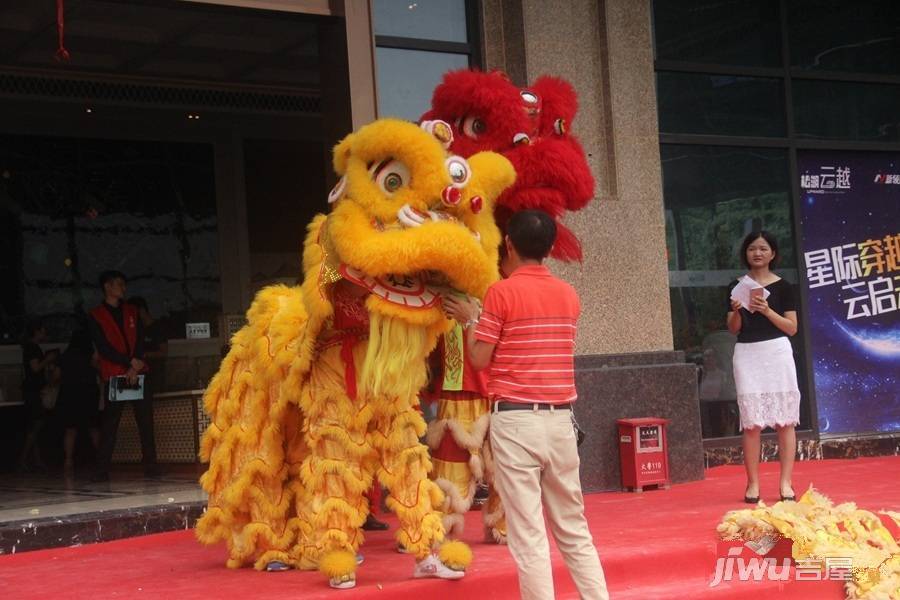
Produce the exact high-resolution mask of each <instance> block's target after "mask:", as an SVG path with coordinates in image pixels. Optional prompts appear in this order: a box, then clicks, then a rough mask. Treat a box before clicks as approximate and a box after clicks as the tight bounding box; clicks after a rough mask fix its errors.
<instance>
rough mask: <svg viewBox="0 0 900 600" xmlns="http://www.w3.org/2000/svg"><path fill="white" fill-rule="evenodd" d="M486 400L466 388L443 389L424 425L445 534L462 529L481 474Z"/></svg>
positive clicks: (486, 409) (485, 424) (487, 403)
mask: <svg viewBox="0 0 900 600" xmlns="http://www.w3.org/2000/svg"><path fill="white" fill-rule="evenodd" d="M489 406H490V402H489V401H488V400H487V399H486V398H482V397H479V396H476V395H475V394H471V393H468V392H444V397H443V398H442V399H441V400H439V401H438V410H437V416H436V418H435V419H434V420H433V421H432V422H431V423H430V424H429V425H428V433H427V435H426V442H427V443H428V446H429V448H430V449H431V459H432V466H433V468H432V471H431V478H432V479H434V481H435V482H436V483H437V484H438V486H440V488H441V490H442V491H443V492H444V495H445V497H446V498H445V501H444V504H443V506H442V507H441V510H442V512H443V513H444V529H445V530H446V533H447V535H448V536H452V537H454V538H458V537H460V536H461V535H462V533H463V526H464V515H465V513H466V512H467V511H468V510H469V509H470V508H471V506H472V501H473V499H474V496H475V487H476V483H477V482H478V481H481V480H482V479H483V477H484V463H483V460H482V454H481V449H482V447H483V445H484V441H485V437H486V432H487V426H488V419H489V415H488V409H489Z"/></svg>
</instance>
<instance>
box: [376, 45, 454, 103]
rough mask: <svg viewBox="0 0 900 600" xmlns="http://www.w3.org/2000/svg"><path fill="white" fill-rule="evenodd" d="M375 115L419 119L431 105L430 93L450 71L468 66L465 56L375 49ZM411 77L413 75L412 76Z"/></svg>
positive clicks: (395, 49)
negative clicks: (376, 97)
mask: <svg viewBox="0 0 900 600" xmlns="http://www.w3.org/2000/svg"><path fill="white" fill-rule="evenodd" d="M375 59H376V61H377V63H378V116H380V117H399V118H401V119H408V120H410V121H415V120H418V118H419V117H421V116H422V113H424V112H425V111H426V110H428V107H429V106H430V105H431V92H432V90H434V88H435V87H437V84H438V83H440V81H441V77H442V76H443V75H444V73H445V72H447V71H449V70H451V69H464V68H466V67H468V66H469V56H468V55H467V54H450V53H446V52H424V51H421V50H401V49H397V48H376V51H375ZM413 75H414V76H413Z"/></svg>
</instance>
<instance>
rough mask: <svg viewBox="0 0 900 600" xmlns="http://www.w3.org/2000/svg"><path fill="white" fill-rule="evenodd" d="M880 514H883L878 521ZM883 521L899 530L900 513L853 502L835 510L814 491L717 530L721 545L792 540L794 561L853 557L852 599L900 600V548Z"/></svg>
mask: <svg viewBox="0 0 900 600" xmlns="http://www.w3.org/2000/svg"><path fill="white" fill-rule="evenodd" d="M879 515H881V516H880V517H879ZM885 522H892V523H893V525H894V530H895V531H896V530H897V528H898V527H900V513H896V512H892V511H881V512H879V513H873V512H871V511H868V510H862V509H860V508H858V507H857V506H856V504H855V503H854V502H845V503H843V504H838V505H834V503H832V502H831V500H829V499H828V498H826V497H825V496H824V495H822V494H821V493H819V492H818V491H816V490H815V489H813V488H812V486H810V488H809V490H807V491H806V493H805V494H803V496H802V497H801V498H800V500H799V501H797V502H777V503H776V504H774V505H773V506H766V505H765V503H763V502H760V503H759V505H758V506H757V507H756V508H748V509H743V510H733V511H730V512H728V513H726V514H725V516H724V517H723V519H722V522H721V523H719V525H718V527H717V528H716V530H717V531H718V533H719V537H720V538H721V539H723V540H743V541H756V540H759V539H761V538H763V537H764V536H766V535H771V534H777V535H781V536H784V537H786V538H790V539H791V540H792V541H793V542H794V543H793V548H792V554H793V558H794V560H804V564H805V565H808V564H809V562H808V561H809V560H818V561H822V565H823V569H824V561H825V559H827V558H850V559H851V560H852V563H853V569H852V578H851V579H850V580H849V581H848V582H847V584H846V592H847V598H848V599H851V600H855V599H861V600H862V599H864V600H888V599H890V600H898V599H900V544H898V540H897V539H896V538H895V537H894V536H893V535H892V534H891V531H890V529H889V528H888V527H886V526H885Z"/></svg>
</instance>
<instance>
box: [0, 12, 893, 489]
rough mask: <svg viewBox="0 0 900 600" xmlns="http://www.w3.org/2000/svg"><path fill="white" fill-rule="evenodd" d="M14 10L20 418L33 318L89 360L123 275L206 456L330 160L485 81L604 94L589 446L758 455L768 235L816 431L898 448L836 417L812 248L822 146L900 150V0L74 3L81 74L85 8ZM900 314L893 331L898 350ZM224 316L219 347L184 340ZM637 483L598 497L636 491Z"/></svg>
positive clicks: (887, 323) (9, 191)
mask: <svg viewBox="0 0 900 600" xmlns="http://www.w3.org/2000/svg"><path fill="white" fill-rule="evenodd" d="M0 16H2V18H0V30H2V35H0V40H2V41H0V106H2V107H3V110H2V111H0V174H2V177H3V178H2V179H0V202H2V206H0V211H2V215H3V217H2V219H3V225H2V227H3V234H2V235H0V237H2V239H3V241H2V242H0V248H2V252H0V268H2V272H3V278H4V283H5V284H7V283H8V284H9V285H4V291H3V293H2V302H3V305H2V307H3V313H2V315H0V317H2V323H0V335H3V336H5V337H4V342H5V343H6V344H7V346H0V362H2V363H5V365H6V366H5V367H4V369H5V370H3V373H2V377H3V379H2V386H3V390H4V400H3V402H4V403H8V406H10V407H15V406H16V404H15V403H16V401H17V399H18V398H17V395H16V394H17V393H16V380H17V377H18V373H19V371H17V370H16V369H18V366H17V360H19V359H18V355H17V354H16V346H15V344H14V342H15V341H16V338H17V336H18V334H19V332H20V331H21V329H22V327H23V325H24V322H25V320H26V318H27V317H29V316H36V315H41V316H43V317H44V318H45V319H46V320H47V322H48V324H49V325H50V329H51V332H52V333H53V334H54V336H55V339H54V341H55V342H58V343H64V342H65V341H66V340H65V336H66V334H67V333H68V332H69V331H70V330H71V328H72V323H73V322H74V319H77V318H78V315H79V314H83V312H84V311H85V310H89V309H90V307H91V306H93V305H94V304H95V303H97V302H99V297H98V294H99V292H98V289H97V285H96V283H95V280H96V276H97V274H98V273H99V272H100V271H102V270H103V269H106V268H118V269H120V270H123V271H125V272H126V273H127V274H129V276H130V279H131V282H130V290H129V291H130V293H133V294H136V295H141V296H144V297H146V298H147V300H148V301H149V304H150V307H151V310H152V312H154V313H155V314H157V315H160V316H164V317H166V319H167V321H168V323H169V326H170V329H169V331H170V338H171V340H172V341H171V342H170V358H169V367H168V368H167V372H166V375H165V377H166V381H165V386H164V387H165V389H167V390H168V393H171V394H172V398H171V400H170V401H169V402H168V404H167V405H166V407H163V406H161V405H159V404H158V405H157V411H158V414H160V415H163V416H162V417H159V418H162V419H167V422H168V423H170V424H171V425H170V426H169V430H172V428H175V429H177V430H178V432H179V433H172V434H171V437H172V439H178V440H182V441H181V442H180V443H179V444H177V447H175V448H174V449H172V450H171V452H170V455H169V456H168V458H169V459H170V460H173V461H190V460H193V457H194V456H196V452H195V450H196V448H195V444H196V436H197V432H198V431H199V430H200V429H202V427H203V416H202V414H201V413H200V412H199V410H198V407H197V402H196V397H197V393H198V391H199V390H202V387H203V386H204V382H205V381H206V379H207V378H208V377H209V376H210V375H211V373H212V372H214V370H215V367H216V364H217V359H218V357H219V355H220V351H221V347H222V346H223V345H224V344H225V343H226V341H227V338H228V333H229V330H230V329H232V328H233V327H236V326H238V325H239V324H240V315H242V314H243V312H244V311H245V310H246V308H247V307H248V306H249V303H250V301H251V299H252V296H253V294H254V293H255V291H256V290H257V289H259V287H261V286H262V285H265V284H268V283H272V282H292V281H295V280H296V278H297V276H298V275H299V260H298V259H299V248H300V244H301V242H302V238H303V233H304V226H305V223H306V222H307V221H308V220H309V219H310V217H311V216H312V215H313V214H315V213H316V212H319V211H322V210H325V209H326V207H327V204H326V202H325V196H326V190H327V189H329V188H330V186H331V185H332V183H333V179H332V177H333V176H332V174H331V169H330V166H329V165H330V162H329V160H330V159H329V152H330V148H331V147H332V146H333V144H334V143H335V142H336V141H337V140H339V139H340V138H341V137H342V136H343V135H345V134H346V133H348V132H349V131H351V130H352V129H353V128H355V127H358V126H360V125H362V124H365V123H367V122H369V121H371V120H372V119H374V118H376V117H377V116H399V117H402V118H408V119H415V118H417V117H418V116H419V114H421V112H422V111H423V110H424V109H425V107H426V106H427V105H428V103H429V99H430V93H431V90H432V89H433V88H434V86H435V85H436V84H437V82H438V81H439V80H440V77H441V75H442V73H443V72H445V71H446V70H448V69H453V68H460V67H465V66H472V67H477V68H483V69H502V70H504V71H505V72H507V73H508V74H509V76H510V78H511V79H512V80H513V81H514V82H515V83H517V84H518V85H520V86H522V87H526V86H527V85H528V83H529V82H530V81H533V80H534V79H535V78H536V77H538V76H539V75H542V74H554V75H558V76H561V77H564V78H566V79H568V80H569V81H571V82H572V83H573V84H574V85H575V87H576V89H577V90H578V93H579V97H580V110H579V113H578V116H577V118H576V120H575V122H574V123H573V130H574V132H575V134H576V135H578V137H579V138H580V140H581V141H582V143H583V146H584V148H585V152H586V154H587V156H588V160H589V163H590V165H591V168H592V170H593V173H594V175H595V178H596V181H597V188H596V198H595V201H594V202H592V203H591V204H590V205H589V206H588V207H587V208H586V209H584V210H582V211H580V212H578V213H575V214H572V215H570V216H569V217H567V219H566V222H567V224H568V225H570V227H571V228H572V229H573V230H574V231H575V233H576V234H577V235H578V236H579V238H580V239H581V241H582V243H583V245H584V255H585V260H584V261H583V262H582V263H580V264H559V263H557V264H554V265H553V269H554V270H555V271H556V272H557V273H558V274H560V275H561V276H563V277H564V278H566V279H567V280H569V281H571V282H572V283H573V284H574V285H575V286H576V288H577V289H578V291H579V293H580V294H581V297H582V302H583V307H584V312H583V317H582V321H581V325H580V329H579V337H578V352H579V354H580V355H581V356H580V357H579V377H580V380H579V384H580V386H581V387H580V389H581V394H582V396H583V398H584V399H585V402H584V403H583V405H584V408H583V409H581V410H582V411H583V415H580V418H583V419H584V420H587V421H589V422H590V425H591V428H592V429H593V430H595V431H597V433H596V434H595V435H593V436H589V441H588V442H587V445H586V446H585V447H584V449H583V450H584V452H585V453H586V454H587V455H590V456H596V457H599V458H598V460H602V461H605V462H606V463H609V465H613V464H614V463H615V462H616V461H615V458H614V456H615V452H616V447H615V439H614V431H613V428H614V421H615V419H616V418H622V417H638V416H661V417H665V418H669V419H670V420H671V421H672V423H671V425H670V432H669V433H670V437H671V438H672V440H671V441H672V443H671V445H670V447H671V448H672V452H673V454H674V456H673V462H676V463H679V464H681V465H683V466H682V467H681V468H680V469H681V470H679V468H676V469H675V472H674V473H673V475H674V478H675V480H685V479H691V478H696V477H699V476H702V466H703V463H702V459H701V456H702V454H703V453H702V448H703V446H706V448H707V454H708V455H711V454H713V453H714V448H715V447H718V446H722V447H725V448H731V447H734V446H736V445H738V438H737V435H738V433H739V432H738V430H737V420H736V403H735V401H734V390H733V381H732V379H731V376H730V370H731V366H730V356H731V350H732V348H733V344H734V340H733V338H731V337H729V335H728V334H727V333H726V332H724V331H723V330H724V329H725V327H724V321H725V307H726V298H727V291H726V287H725V286H726V285H727V284H728V283H729V281H731V280H732V279H733V278H734V277H735V276H736V275H739V274H740V273H741V267H740V263H739V260H738V257H737V247H738V245H739V244H740V239H741V238H742V237H743V235H744V234H746V233H747V232H748V231H750V230H753V229H757V228H760V227H762V228H766V229H769V230H771V231H773V232H774V233H775V234H776V235H777V236H778V237H779V239H780V240H781V254H782V256H781V258H782V262H781V270H780V271H779V272H780V273H781V274H782V276H784V277H785V279H787V280H788V281H790V282H791V283H793V284H796V289H797V291H798V294H800V297H801V303H800V315H801V333H800V334H799V335H798V336H797V337H796V338H795V339H794V340H793V342H794V347H795V357H796V358H797V364H798V369H799V373H800V380H801V390H802V392H803V398H804V401H803V407H802V422H801V427H800V429H801V430H802V434H801V437H802V438H804V439H806V440H810V441H809V442H808V443H810V444H816V443H818V441H819V440H820V439H826V438H828V437H829V436H836V437H848V436H851V437H852V436H860V435H863V434H865V435H869V434H873V433H876V434H878V435H879V436H880V437H881V438H883V439H887V440H888V441H887V442H885V443H887V444H888V445H891V444H893V445H894V446H896V444H897V443H898V442H897V441H896V437H895V436H896V432H897V431H900V423H896V421H895V422H894V424H893V425H892V424H891V422H890V419H887V420H886V421H885V420H884V419H882V421H885V422H883V423H881V425H882V426H881V427H880V429H879V428H878V427H875V428H873V427H871V426H869V425H867V424H859V425H856V426H848V427H849V429H848V428H847V427H844V428H840V427H838V428H834V427H833V426H832V422H831V421H829V420H827V419H825V420H823V419H821V418H820V413H822V412H823V411H821V410H820V406H819V403H818V399H817V389H821V388H822V381H823V376H821V375H820V376H818V380H817V371H816V364H817V363H816V360H817V358H816V355H815V354H814V350H815V348H814V346H815V344H816V340H815V339H813V338H812V337H811V336H810V335H809V333H810V331H811V328H812V327H813V326H814V323H813V322H812V321H811V315H812V314H815V313H816V310H817V309H816V306H815V305H814V304H812V302H813V301H814V300H815V299H816V296H815V294H816V293H817V292H814V290H812V289H811V288H810V287H809V286H810V278H809V276H808V275H809V273H808V272H807V268H806V267H807V266H808V265H807V263H808V262H809V259H808V257H807V255H805V252H817V251H818V250H819V248H818V247H816V248H813V247H812V246H809V244H810V243H812V241H811V240H810V241H807V240H806V239H805V238H804V235H805V234H808V233H809V232H811V231H814V230H817V228H818V227H821V225H820V224H818V223H815V222H812V221H810V222H803V219H804V215H805V213H804V212H803V211H804V210H806V208H804V207H805V206H806V204H804V202H805V201H806V199H807V195H806V191H808V190H806V189H805V188H802V187H801V176H803V175H806V176H810V174H811V171H810V169H818V168H820V167H821V165H819V166H810V167H808V168H807V167H806V166H805V165H806V164H807V162H809V161H810V160H813V159H814V158H816V157H815V156H814V155H813V154H809V153H810V152H831V153H838V155H837V158H835V160H837V161H838V162H837V163H835V164H836V165H838V166H841V165H844V164H845V163H846V164H849V162H848V161H852V160H855V158H856V155H853V153H869V154H870V155H872V153H875V154H874V156H875V158H876V159H881V158H885V157H891V156H898V154H900V126H898V123H900V108H898V107H900V9H898V8H897V7H896V6H895V3H893V2H890V1H887V0H869V1H865V2H847V1H843V2H841V1H837V0H833V1H828V2H824V3H823V2H810V1H801V0H796V1H793V0H766V1H763V2H749V1H746V0H744V1H740V0H730V1H726V2H720V3H715V4H710V3H707V2H701V1H699V0H659V1H656V2H651V1H649V0H642V1H632V0H558V1H555V0H550V1H544V0H480V1H479V0H430V1H419V2H411V1H409V0H403V1H395V0H339V1H333V0H331V1H329V0H171V1H165V2H145V1H141V0H134V1H127V2H109V1H106V0H85V1H83V2H78V3H71V5H70V7H69V8H68V9H67V12H66V14H65V19H66V27H65V39H64V44H65V46H66V48H67V50H68V51H69V53H70V56H71V58H70V59H69V60H68V61H67V62H60V61H58V60H56V59H55V58H54V53H55V52H56V51H57V38H56V36H55V33H56V31H57V23H56V14H55V11H53V10H50V9H49V8H47V7H42V6H37V3H31V2H25V1H24V0H22V1H17V2H10V3H6V4H5V5H4V7H3V8H0ZM51 34H52V35H51ZM840 153H844V154H843V155H841V154H840ZM804 161H806V162H804ZM841 161H843V162H841ZM810 164H812V163H810ZM824 164H825V163H823V165H824ZM825 166H826V167H827V166H828V165H825ZM898 171H900V169H898ZM887 174H889V175H892V173H887ZM820 175H821V174H816V177H819V176H820ZM891 181H892V179H891ZM895 189H896V190H900V185H898V186H897V187H896V188H891V189H890V190H888V191H889V192H891V193H895V192H894V190H895ZM887 197H893V198H896V196H887ZM817 198H818V197H817ZM893 219H894V227H893V230H890V229H887V230H885V231H887V232H888V233H889V234H891V235H892V234H896V233H897V231H896V230H897V229H898V227H897V221H898V219H897V213H896V211H895V212H894V213H893ZM882 221H884V219H882ZM887 221H888V222H889V221H890V213H888V218H887ZM885 235H887V234H885ZM863 241H864V240H862V239H860V242H863ZM822 243H824V244H825V247H829V248H830V247H831V246H833V244H831V242H829V241H828V240H825V241H824V242H822ZM829 244H831V246H829ZM885 264H886V263H885ZM882 271H883V272H884V273H883V274H884V275H885V278H886V279H889V278H890V277H888V276H889V275H890V272H891V270H890V269H887V268H886V267H882ZM873 281H874V279H873ZM863 283H865V282H863ZM892 289H893V288H892ZM897 289H900V284H898V288H897ZM895 296H896V294H895ZM839 301H840V302H842V301H841V300H839ZM894 302H895V303H894V307H896V298H895V300H894ZM882 305H883V303H882ZM884 306H888V308H889V303H888V305H884ZM889 313H890V314H889ZM897 314H898V313H897V312H891V311H889V310H885V311H883V314H882V313H879V315H878V320H877V322H873V325H872V327H871V328H870V330H872V328H874V329H878V330H879V331H880V332H881V333H885V332H887V334H886V335H889V334H890V332H895V333H894V334H893V335H895V336H896V331H897V327H898V317H897ZM870 316H871V315H870ZM195 322H204V323H209V324H210V330H211V337H210V338H208V339H200V340H195V339H184V338H185V337H186V333H185V331H186V330H185V326H186V324H187V323H195ZM854 335H857V336H858V335H860V334H859V330H856V333H855V334H854ZM886 339H887V338H886ZM894 343H896V342H894ZM893 356H896V354H893V355H889V356H888V357H886V358H885V357H881V356H879V357H878V359H877V360H875V359H873V361H874V362H873V365H874V366H870V373H869V375H865V376H864V377H869V379H867V381H869V384H868V385H869V388H870V392H871V387H872V386H875V387H877V388H878V389H877V394H880V396H878V398H879V399H880V400H879V401H880V402H882V403H887V406H888V407H895V406H896V407H897V408H898V411H900V399H898V395H897V394H898V393H897V391H896V390H897V389H898V386H896V385H894V386H893V388H890V384H889V382H887V383H886V382H885V380H884V379H885V378H881V379H879V377H880V375H879V374H884V373H890V372H892V371H891V369H894V371H896V363H895V362H892V361H895V360H896V359H895V358H892V357H893ZM839 357H840V354H838V359H835V360H837V361H838V362H840V358H839ZM828 360H830V359H828ZM837 368H840V367H837ZM861 377H863V376H861ZM889 388H890V389H889ZM850 389H851V392H850V393H854V394H861V393H863V392H862V390H861V388H855V387H851V388H850ZM829 402H830V400H829ZM823 406H824V405H823ZM828 406H829V407H830V406H831V404H828ZM3 410H14V408H4V409H3ZM829 410H831V409H830V408H829ZM835 414H836V413H835ZM898 414H900V413H898ZM126 422H128V420H127V419H126V420H125V421H123V424H124V423H126ZM179 428H180V429H179ZM132 433H133V432H132ZM122 438H123V441H122V443H121V444H120V446H122V447H121V448H120V449H119V454H118V456H119V458H120V459H121V460H125V461H127V460H132V459H135V458H136V450H137V446H136V437H134V436H132V437H129V434H128V432H123V435H122ZM129 440H131V441H129ZM185 440H187V441H185ZM129 443H131V444H132V446H134V447H131V446H129ZM878 443H882V442H878ZM723 452H725V453H726V454H727V453H728V452H730V450H725V451H723ZM611 457H613V458H611ZM615 469H617V467H615V468H612V470H611V471H610V472H611V473H613V476H610V477H607V478H605V479H604V478H598V479H597V480H596V481H594V482H593V483H591V484H590V485H588V487H593V488H594V489H609V488H610V487H614V486H615V483H614V481H615V479H616V476H615V473H616V472H617V471H616V470H615Z"/></svg>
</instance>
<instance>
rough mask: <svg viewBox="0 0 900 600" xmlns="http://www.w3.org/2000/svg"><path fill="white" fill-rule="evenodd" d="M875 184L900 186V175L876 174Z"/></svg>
mask: <svg viewBox="0 0 900 600" xmlns="http://www.w3.org/2000/svg"><path fill="white" fill-rule="evenodd" d="M874 183H880V184H882V185H900V173H876V174H875V181H874Z"/></svg>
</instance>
